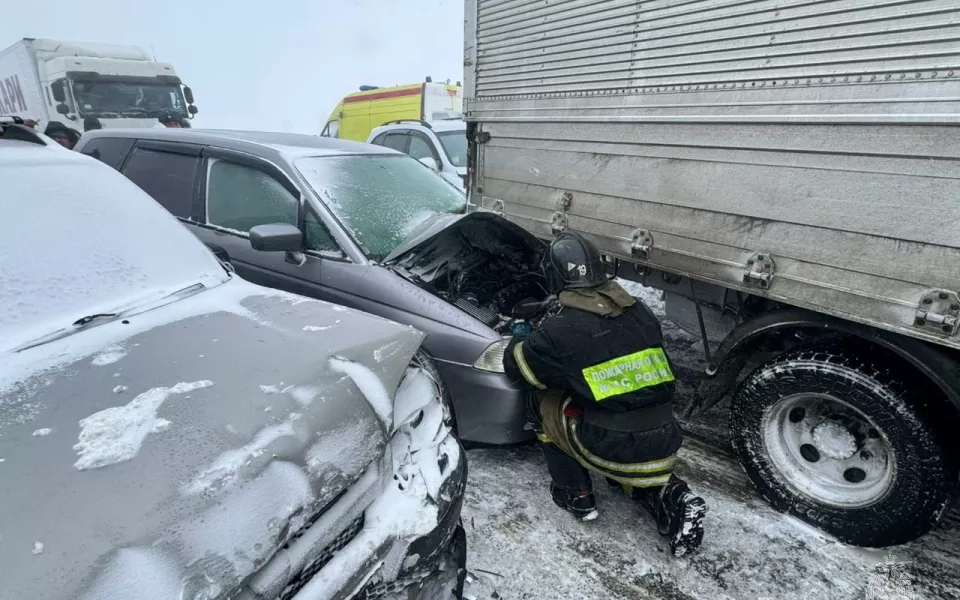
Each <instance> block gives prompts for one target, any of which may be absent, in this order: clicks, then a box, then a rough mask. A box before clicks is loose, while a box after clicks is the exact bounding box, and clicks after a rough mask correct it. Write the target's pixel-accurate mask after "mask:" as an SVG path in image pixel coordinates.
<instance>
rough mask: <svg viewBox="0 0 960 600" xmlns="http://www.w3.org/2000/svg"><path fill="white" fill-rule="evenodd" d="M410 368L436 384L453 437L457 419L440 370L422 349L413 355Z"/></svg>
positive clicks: (455, 431)
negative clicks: (417, 369)
mask: <svg viewBox="0 0 960 600" xmlns="http://www.w3.org/2000/svg"><path fill="white" fill-rule="evenodd" d="M410 364H411V366H414V367H417V368H419V369H422V370H423V371H424V372H425V373H427V375H429V376H430V378H431V379H433V381H434V383H436V384H437V388H438V389H439V390H440V398H441V399H442V400H443V406H444V409H445V413H446V421H447V426H448V427H450V428H451V429H452V430H453V433H454V435H456V433H457V418H456V415H455V414H454V412H453V402H452V401H451V399H450V392H449V391H448V390H447V386H446V384H444V383H443V377H441V376H440V370H439V369H438V368H437V363H435V362H434V361H433V359H432V358H430V355H429V354H427V353H426V352H424V351H423V349H420V350H417V353H416V354H415V355H414V357H413V360H412V361H411V362H410Z"/></svg>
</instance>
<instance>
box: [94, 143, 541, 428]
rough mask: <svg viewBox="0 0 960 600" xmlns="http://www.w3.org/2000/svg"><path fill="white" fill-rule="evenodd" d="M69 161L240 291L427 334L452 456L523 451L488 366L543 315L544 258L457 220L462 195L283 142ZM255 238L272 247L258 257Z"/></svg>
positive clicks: (339, 147)
mask: <svg viewBox="0 0 960 600" xmlns="http://www.w3.org/2000/svg"><path fill="white" fill-rule="evenodd" d="M76 149H77V150H78V151H80V152H83V153H85V154H90V155H93V156H96V157H97V158H100V159H101V160H103V161H104V162H106V163H107V164H109V165H111V166H113V167H114V168H116V169H118V170H120V171H121V172H122V173H123V174H124V175H126V176H127V177H129V178H130V179H131V180H133V181H134V182H135V183H137V184H138V185H139V186H140V187H141V188H143V189H144V190H146V191H147V192H148V193H150V194H151V195H152V196H153V197H154V198H155V199H156V200H157V201H158V202H160V204H162V205H163V206H164V207H166V208H167V209H168V210H169V211H170V212H172V213H173V214H174V215H176V216H177V217H179V218H180V220H181V222H183V223H184V224H186V225H187V227H188V228H189V229H190V230H191V231H193V232H194V233H195V234H196V235H197V236H198V237H199V238H200V239H201V240H202V241H203V242H205V243H206V244H207V245H208V246H209V247H211V248H213V249H214V251H215V252H216V253H217V254H219V255H220V256H221V258H223V259H224V260H228V261H229V262H230V263H231V264H232V265H233V266H234V268H235V269H236V270H237V272H238V273H239V274H240V275H241V276H242V277H244V278H245V279H248V280H250V281H253V282H255V283H259V284H261V285H265V286H270V287H274V288H278V289H282V290H287V291H291V292H295V293H298V294H303V295H306V296H311V297H314V298H319V299H322V300H328V301H331V302H336V303H338V304H343V305H346V306H350V307H353V308H357V309H360V310H363V311H366V312H370V313H372V314H375V315H379V316H382V317H385V318H388V319H391V320H394V321H397V322H400V323H404V324H407V325H412V326H413V327H415V328H416V329H418V330H420V331H422V332H424V333H426V334H427V338H426V340H425V341H424V343H423V348H424V350H425V353H426V355H421V359H422V364H423V365H424V367H425V368H427V369H428V370H431V371H433V372H434V373H435V374H436V378H437V381H438V382H441V383H442V384H443V386H444V389H445V393H446V394H447V395H448V396H449V398H450V399H451V400H452V408H453V413H454V418H455V421H456V426H457V431H458V434H459V436H460V438H461V439H462V440H464V441H469V442H480V443H488V444H506V443H514V442H520V441H524V440H527V439H530V436H531V433H530V432H529V431H526V430H525V429H524V422H525V418H524V415H525V395H524V392H522V391H521V390H520V389H518V388H517V387H515V386H514V384H512V383H511V382H510V381H508V379H507V378H506V377H505V376H504V374H503V364H502V353H503V350H504V348H505V346H506V342H505V336H508V335H509V334H510V331H511V329H513V328H515V327H518V326H519V327H522V326H523V323H522V322H520V321H522V319H523V317H524V315H526V314H529V313H530V311H531V310H533V311H535V310H536V307H537V305H538V304H537V303H538V302H540V301H542V300H544V299H545V296H546V292H545V291H544V288H543V286H542V281H541V280H542V275H541V274H540V271H539V269H538V266H537V265H538V261H539V257H540V255H541V253H542V243H541V242H539V241H538V240H536V239H535V238H534V237H533V236H531V235H529V234H528V233H526V232H525V231H523V230H522V229H520V228H519V227H516V226H515V225H512V224H511V223H509V222H507V221H506V220H504V219H500V218H499V217H496V216H495V215H492V214H484V213H471V214H469V215H465V214H463V213H464V212H465V211H464V207H465V202H466V200H465V196H464V195H463V193H462V192H461V191H460V190H458V189H457V188H455V187H454V186H452V185H450V184H449V183H447V182H446V181H444V180H443V179H442V178H440V177H438V176H437V175H436V173H434V172H432V171H431V170H430V169H429V168H427V167H424V166H423V165H422V164H420V163H419V162H417V161H416V160H414V159H412V158H410V157H408V156H406V155H404V154H401V153H398V152H395V151H393V150H390V149H387V148H383V147H379V146H372V145H365V144H356V143H352V142H344V141H340V140H334V139H329V138H317V137H313V136H305V135H294V134H272V133H256V132H235V131H202V130H162V129H145V130H129V131H117V130H102V131H97V132H90V133H88V134H85V135H84V136H83V139H82V140H81V142H80V144H79V145H78V146H77V148H76ZM265 232H270V233H272V234H274V235H280V236H281V237H283V235H282V234H283V233H284V232H286V237H285V239H284V241H283V242H281V243H271V244H265V243H263V242H262V241H261V237H262V235H263V234H264V233H265ZM157 251H158V252H163V251H164V249H163V248H158V249H157ZM531 307H532V308H531ZM518 323H519V324H518Z"/></svg>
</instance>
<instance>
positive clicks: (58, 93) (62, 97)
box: [50, 79, 67, 103]
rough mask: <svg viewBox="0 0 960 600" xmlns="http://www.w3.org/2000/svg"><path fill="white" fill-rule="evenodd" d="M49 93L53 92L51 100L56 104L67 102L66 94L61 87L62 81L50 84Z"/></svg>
mask: <svg viewBox="0 0 960 600" xmlns="http://www.w3.org/2000/svg"><path fill="white" fill-rule="evenodd" d="M50 91H51V92H53V99H54V100H56V101H57V102H61V103H62V102H66V101H67V92H66V90H65V89H64V87H63V80H62V79H60V80H57V81H54V82H53V83H51V84H50Z"/></svg>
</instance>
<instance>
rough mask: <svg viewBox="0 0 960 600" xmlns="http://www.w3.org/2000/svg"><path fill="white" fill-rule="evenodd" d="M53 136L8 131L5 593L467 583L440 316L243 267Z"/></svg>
mask: <svg viewBox="0 0 960 600" xmlns="http://www.w3.org/2000/svg"><path fill="white" fill-rule="evenodd" d="M4 127H5V128H6V126H4ZM11 131H12V130H11ZM13 137H18V138H19V139H20V140H23V141H14V140H13V139H11V138H13ZM49 144H53V142H52V141H51V140H49V138H45V137H43V136H40V135H34V136H33V137H32V138H31V136H30V134H29V131H27V130H26V129H25V128H21V129H17V136H12V135H11V136H10V137H7V136H3V137H0V181H2V184H0V185H2V189H3V194H2V199H0V220H2V222H3V223H5V224H6V232H5V234H4V235H3V236H2V238H0V278H2V280H3V285H2V286H0V307H2V308H0V536H2V538H0V565H3V576H2V580H3V583H2V589H3V592H2V593H0V595H2V596H3V597H4V598H30V599H32V600H44V599H51V600H52V599H62V598H71V599H80V600H84V599H94V598H96V599H101V600H102V599H110V600H116V599H122V598H137V599H140V598H151V599H161V600H164V599H178V598H209V599H214V598H231V599H248V600H252V599H253V598H280V599H283V600H287V599H296V598H317V597H321V596H322V597H324V598H348V597H351V598H352V597H357V598H386V597H394V596H389V594H391V593H394V592H396V591H397V590H400V589H406V590H407V591H408V592H409V595H407V592H404V593H403V596H402V597H403V598H410V597H418V598H434V597H439V596H438V595H437V594H439V593H440V590H443V593H444V596H443V597H450V595H451V594H452V595H454V596H455V597H458V598H459V597H460V594H461V591H460V589H461V588H462V580H463V575H462V574H461V571H462V568H463V567H464V564H465V554H464V553H465V542H464V534H463V530H462V527H460V525H459V521H460V519H459V515H460V507H461V504H462V498H463V490H464V485H465V481H466V464H465V458H464V456H463V454H462V450H461V448H460V446H459V443H458V442H457V441H456V439H455V438H453V437H452V436H451V435H450V429H449V427H448V426H447V421H448V419H446V418H445V408H444V404H443V402H442V400H441V398H440V391H439V389H438V388H437V387H436V385H435V384H434V383H433V380H432V376H431V375H430V374H428V373H426V372H425V371H423V369H421V368H418V367H417V366H416V353H417V352H418V348H419V346H420V342H421V339H422V335H421V334H420V333H418V332H416V331H414V330H413V329H411V328H410V327H407V326H404V325H400V324H397V323H392V322H389V321H386V320H383V319H379V318H376V317H373V316H370V315H366V314H363V313H360V312H356V311H353V310H349V309H346V308H343V307H340V306H335V305H331V304H328V303H324V302H319V301H316V300H311V299H308V298H303V297H300V296H296V295H293V294H289V293H286V292H281V291H278V290H272V289H267V288H263V287H260V286H257V285H253V284H250V283H248V282H245V281H243V280H242V279H241V278H240V277H238V276H237V275H236V274H235V273H233V271H232V270H231V269H230V268H228V266H227V265H225V264H222V263H221V262H219V261H218V260H217V259H216V257H215V256H214V255H213V253H211V252H210V251H209V250H208V249H207V248H206V247H204V246H203V244H201V243H200V242H199V241H198V240H197V238H196V237H195V236H193V235H192V234H190V232H188V231H187V230H186V229H185V228H183V227H182V226H180V225H179V224H178V223H177V221H176V220H175V219H174V218H173V217H171V216H170V214H169V213H168V212H167V211H165V210H163V208H162V207H161V206H160V205H158V204H157V203H156V202H154V201H153V200H151V199H150V197H149V196H148V195H147V194H145V193H143V192H142V191H141V190H140V189H139V188H137V186H135V185H133V184H132V183H131V182H130V181H128V180H127V179H125V178H124V177H121V176H120V175H118V174H117V173H116V172H115V171H113V170H112V169H109V168H107V167H106V166H104V165H102V164H101V163H99V162H97V161H95V160H92V159H90V158H89V157H86V156H83V155H80V154H77V153H75V152H70V151H68V150H65V149H58V148H53V147H51V146H50V145H49ZM283 234H284V232H282V231H280V232H277V231H270V230H269V229H267V230H262V231H261V232H259V234H255V235H253V239H254V242H255V243H256V244H258V245H259V246H261V247H264V248H270V247H271V246H275V245H277V244H278V243H279V244H282V243H283V240H284V237H283ZM411 364H412V365H413V366H411ZM418 591H419V593H417V592H418Z"/></svg>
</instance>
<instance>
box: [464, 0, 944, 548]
mask: <svg viewBox="0 0 960 600" xmlns="http://www.w3.org/2000/svg"><path fill="white" fill-rule="evenodd" d="M465 44H466V45H465V56H464V61H465V63H464V64H465V87H464V106H465V118H466V120H467V121H468V136H469V139H470V160H469V165H470V168H469V176H468V177H469V186H468V188H469V192H468V193H469V197H470V202H471V205H472V208H473V209H481V210H491V211H496V212H499V213H501V214H503V215H504V216H505V217H506V218H508V219H510V220H511V221H513V222H515V223H518V224H520V225H521V226H523V227H525V228H526V229H528V230H529V231H531V232H533V233H534V234H536V235H537V236H539V237H541V238H543V239H549V238H551V237H552V236H554V235H556V234H557V233H558V232H560V231H564V230H575V231H578V232H580V233H582V234H583V235H585V236H586V237H588V238H589V239H591V240H592V241H594V242H595V243H596V244H597V245H598V246H599V247H600V248H601V249H602V251H603V252H604V253H605V255H606V256H607V257H608V259H609V261H610V264H611V268H614V269H617V270H618V272H619V273H620V275H621V276H626V277H629V278H631V279H634V280H637V281H640V282H642V283H646V284H648V285H651V286H655V287H658V288H660V289H662V290H665V299H666V309H667V313H668V316H669V317H670V318H671V319H672V320H674V321H675V322H676V323H678V324H679V325H680V326H682V327H684V328H686V329H689V330H690V331H691V332H694V333H695V334H696V335H699V336H702V338H703V339H704V342H705V344H704V349H705V350H706V351H707V356H706V359H707V363H708V364H709V367H708V369H707V372H706V377H705V379H704V381H703V383H702V384H701V387H700V389H699V390H698V394H697V396H696V401H695V402H693V403H692V404H691V405H690V406H688V407H687V409H686V414H687V417H689V418H695V417H696V416H697V415H698V414H700V413H702V412H703V411H704V410H706V409H709V408H711V407H714V406H718V405H719V406H725V405H724V404H718V403H719V401H721V400H725V399H727V398H729V400H730V407H731V409H730V414H729V419H730V421H729V422H730V431H731V441H732V445H733V448H734V450H735V451H736V453H737V455H738V457H739V459H740V461H741V464H742V465H743V467H744V469H745V470H746V472H747V474H748V475H749V476H750V478H751V479H752V480H753V482H754V484H755V485H756V487H757V488H758V490H759V491H760V493H761V494H763V496H765V497H766V498H767V499H768V500H769V501H770V502H771V503H772V504H773V505H774V506H775V507H776V508H777V509H779V510H781V511H788V512H790V513H793V514H795V515H797V516H799V517H800V518H802V519H805V520H806V521H808V522H810V523H812V524H815V525H817V526H819V527H821V528H823V529H825V530H826V531H828V532H830V533H832V534H834V535H836V536H837V537H839V538H840V539H841V540H843V541H845V542H848V543H852V544H858V545H866V546H884V545H891V544H896V543H901V542H906V541H908V540H911V539H914V538H916V537H919V536H920V535H922V534H924V533H925V532H927V531H928V530H929V529H931V528H932V527H933V526H935V524H936V523H937V522H938V521H939V519H940V518H941V516H942V515H943V514H944V512H945V510H946V508H947V506H948V504H949V503H950V501H951V500H952V499H953V498H954V496H955V493H956V489H957V480H958V464H960V463H958V460H957V458H958V449H960V441H958V439H960V437H958V435H957V431H958V430H960V429H958V422H960V419H958V415H960V335H958V331H960V128H958V125H960V3H958V2H957V0H896V1H887V0H682V1H681V0H646V1H644V2H637V1H636V0H602V1H597V0H549V1H548V0H534V1H531V0H466V12H465ZM707 341H709V343H706V342H707Z"/></svg>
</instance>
